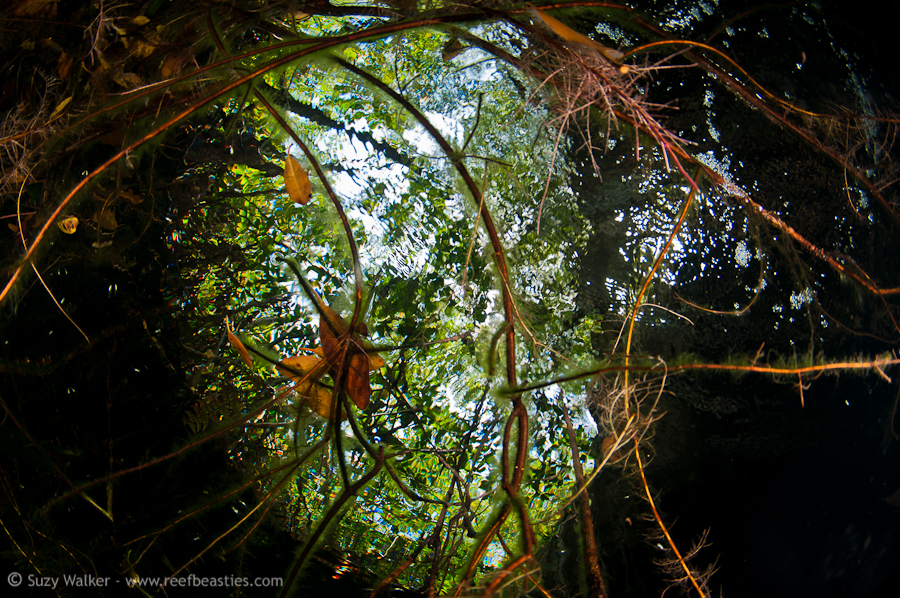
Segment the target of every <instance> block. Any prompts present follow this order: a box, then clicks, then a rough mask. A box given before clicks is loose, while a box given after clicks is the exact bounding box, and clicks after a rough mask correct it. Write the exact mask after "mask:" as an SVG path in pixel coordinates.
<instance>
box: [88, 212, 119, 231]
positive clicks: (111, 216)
mask: <svg viewBox="0 0 900 598" xmlns="http://www.w3.org/2000/svg"><path fill="white" fill-rule="evenodd" d="M94 222H96V223H97V225H98V226H99V227H100V228H104V229H106V230H116V229H117V228H119V223H118V222H116V213H115V212H114V211H113V210H112V209H111V208H107V209H105V210H97V211H96V212H94Z"/></svg>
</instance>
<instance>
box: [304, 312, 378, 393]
mask: <svg viewBox="0 0 900 598" xmlns="http://www.w3.org/2000/svg"><path fill="white" fill-rule="evenodd" d="M319 307H320V308H321V310H322V314H323V315H322V316H320V318H319V340H320V341H321V343H322V347H321V351H322V352H321V355H322V356H323V357H324V358H325V360H326V361H327V362H328V367H329V371H330V372H331V377H332V378H334V379H335V380H339V379H340V377H341V374H343V373H345V371H346V378H345V380H344V390H346V391H347V396H348V397H350V400H351V401H353V404H354V405H356V406H357V407H359V408H360V409H365V408H366V407H368V405H369V397H370V396H371V395H372V388H371V386H370V385H369V372H373V371H375V370H377V369H379V368H381V367H383V366H384V359H382V358H381V356H380V355H378V354H376V353H369V352H368V351H369V350H370V349H371V346H370V345H369V343H367V342H366V341H364V340H363V339H362V338H361V337H360V335H359V334H358V332H357V331H354V332H353V334H349V332H350V325H349V324H348V323H347V322H346V321H345V320H344V319H343V318H342V317H341V316H340V315H338V313H337V312H335V311H334V310H333V309H331V308H330V307H328V306H327V305H325V302H324V301H321V300H319ZM363 330H364V327H363ZM345 347H346V351H345Z"/></svg>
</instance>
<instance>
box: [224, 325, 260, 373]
mask: <svg viewBox="0 0 900 598" xmlns="http://www.w3.org/2000/svg"><path fill="white" fill-rule="evenodd" d="M225 331H226V332H227V333H228V342H229V343H230V344H231V346H232V347H234V348H235V350H236V351H237V352H238V353H240V354H241V359H243V360H244V363H246V364H247V367H248V368H252V367H253V359H251V358H250V352H249V351H247V347H245V346H244V343H242V342H241V339H239V338H238V337H237V336H235V334H234V333H233V332H232V331H231V323H230V322H229V321H228V318H225Z"/></svg>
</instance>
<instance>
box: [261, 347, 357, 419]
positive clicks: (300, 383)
mask: <svg viewBox="0 0 900 598" xmlns="http://www.w3.org/2000/svg"><path fill="white" fill-rule="evenodd" d="M275 369H276V370H278V371H279V372H280V373H281V374H282V375H283V376H286V377H287V378H289V379H290V380H292V381H293V382H294V384H295V387H294V392H296V393H297V395H298V396H299V397H300V399H301V401H300V402H301V405H302V406H304V407H307V408H309V409H310V410H312V411H314V412H316V413H317V414H319V415H321V416H322V417H324V418H325V419H330V418H331V409H332V407H331V403H332V401H333V400H334V398H333V396H334V395H333V392H332V389H330V388H328V387H327V386H324V385H323V384H320V383H319V382H318V379H319V378H320V377H321V376H322V375H323V374H325V372H326V371H327V369H328V365H327V364H326V362H325V361H323V360H321V359H319V358H318V357H316V356H314V355H297V356H296V357H288V358H287V359H282V360H281V365H276V366H275ZM341 419H347V416H346V414H344V415H343V417H342V418H341Z"/></svg>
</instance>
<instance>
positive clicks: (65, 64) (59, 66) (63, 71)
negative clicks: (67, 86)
mask: <svg viewBox="0 0 900 598" xmlns="http://www.w3.org/2000/svg"><path fill="white" fill-rule="evenodd" d="M74 64H75V60H74V59H73V58H72V57H71V56H69V55H68V54H66V53H65V52H63V53H62V54H60V55H59V60H58V61H57V63H56V73H57V74H58V75H59V79H60V81H66V80H67V79H68V78H69V74H70V73H71V72H72V65H74Z"/></svg>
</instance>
